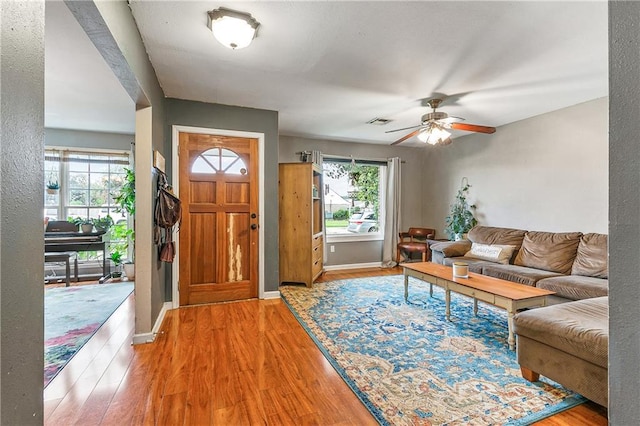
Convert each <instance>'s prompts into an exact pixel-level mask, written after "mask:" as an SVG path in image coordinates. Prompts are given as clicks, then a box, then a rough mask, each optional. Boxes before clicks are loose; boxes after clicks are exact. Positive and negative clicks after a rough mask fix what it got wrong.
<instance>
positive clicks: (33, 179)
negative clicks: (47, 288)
mask: <svg viewBox="0 0 640 426" xmlns="http://www.w3.org/2000/svg"><path fill="white" fill-rule="evenodd" d="M0 55H1V57H2V60H1V61H0V117H2V124H1V125H0V194H1V195H0V424H3V425H30V424H33V425H36V424H42V388H43V379H42V377H43V376H42V374H43V370H42V366H43V365H44V359H43V358H44V355H43V352H44V351H43V347H44V328H43V316H44V300H43V292H42V285H43V284H42V283H43V282H44V281H43V280H44V273H43V268H42V265H43V262H44V254H43V252H44V246H43V241H42V207H43V199H44V194H43V189H44V186H43V184H42V182H43V179H44V160H43V147H44V2H42V1H40V2H36V1H30V2H6V1H3V2H0Z"/></svg>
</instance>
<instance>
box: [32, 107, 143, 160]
mask: <svg viewBox="0 0 640 426" xmlns="http://www.w3.org/2000/svg"><path fill="white" fill-rule="evenodd" d="M131 114H134V111H131ZM131 142H133V135H126V134H122V133H104V132H87V131H84V130H69V129H51V128H46V129H44V144H45V145H46V146H65V147H67V146H68V147H73V148H98V149H117V150H121V151H129V150H131Z"/></svg>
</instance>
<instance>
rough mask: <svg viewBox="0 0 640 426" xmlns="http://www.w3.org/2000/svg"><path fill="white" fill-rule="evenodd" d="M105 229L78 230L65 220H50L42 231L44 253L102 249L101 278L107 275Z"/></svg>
mask: <svg viewBox="0 0 640 426" xmlns="http://www.w3.org/2000/svg"><path fill="white" fill-rule="evenodd" d="M104 234H105V231H100V232H90V233H85V232H78V227H77V226H76V225H74V224H73V223H71V222H67V221H51V222H49V223H48V224H47V229H46V230H45V233H44V251H45V253H60V252H69V251H76V252H79V251H102V278H105V277H106V276H108V275H109V269H110V268H109V263H108V262H107V251H106V250H107V245H106V243H105V241H104V237H103V236H104Z"/></svg>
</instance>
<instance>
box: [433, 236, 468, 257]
mask: <svg viewBox="0 0 640 426" xmlns="http://www.w3.org/2000/svg"><path fill="white" fill-rule="evenodd" d="M469 250H471V241H466V240H465V241H443V242H441V243H435V244H432V245H431V251H432V252H440V253H442V255H443V257H458V256H464V255H465V253H466V252H468V251H469Z"/></svg>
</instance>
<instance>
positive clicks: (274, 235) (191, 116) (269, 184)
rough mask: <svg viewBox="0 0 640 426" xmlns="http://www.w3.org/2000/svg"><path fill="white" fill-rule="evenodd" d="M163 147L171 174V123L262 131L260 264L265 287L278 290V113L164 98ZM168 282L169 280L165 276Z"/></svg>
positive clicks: (268, 289) (269, 289)
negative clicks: (263, 195)
mask: <svg viewBox="0 0 640 426" xmlns="http://www.w3.org/2000/svg"><path fill="white" fill-rule="evenodd" d="M166 123H167V127H166V129H165V134H166V138H165V150H166V152H167V155H166V156H165V158H166V160H167V174H168V175H169V176H171V173H172V165H171V164H170V163H171V143H172V141H171V137H172V135H171V126H173V125H181V126H193V127H206V128H211V129H227V130H244V131H247V132H260V133H264V135H265V141H264V143H265V146H264V156H265V158H264V167H265V170H264V179H265V181H264V191H265V199H264V211H265V217H264V239H265V241H264V250H265V254H264V265H265V271H264V272H265V283H264V289H265V291H277V290H278V284H279V281H278V259H279V258H278V113H277V112H276V111H267V110H261V109H254V108H243V107H237V106H229V105H219V104H206V103H202V102H193V101H184V100H180V99H167V100H166ZM168 282H170V280H169V279H168Z"/></svg>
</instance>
